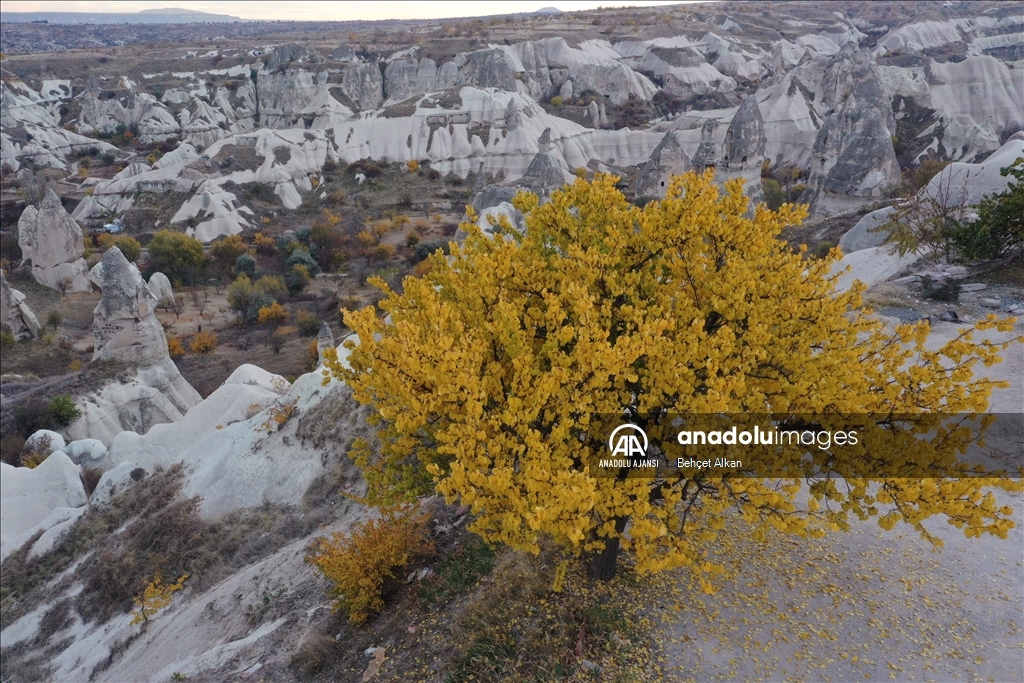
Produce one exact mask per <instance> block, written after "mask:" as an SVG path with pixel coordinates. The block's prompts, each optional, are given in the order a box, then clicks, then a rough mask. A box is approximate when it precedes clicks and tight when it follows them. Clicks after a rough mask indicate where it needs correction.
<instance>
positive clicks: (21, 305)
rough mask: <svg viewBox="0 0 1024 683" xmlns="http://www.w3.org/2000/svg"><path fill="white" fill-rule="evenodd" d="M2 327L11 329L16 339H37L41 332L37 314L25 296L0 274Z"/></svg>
mask: <svg viewBox="0 0 1024 683" xmlns="http://www.w3.org/2000/svg"><path fill="white" fill-rule="evenodd" d="M0 325H7V326H8V327H10V328H11V332H12V333H13V334H14V338H15V339H26V338H29V339H31V338H35V337H38V336H39V332H40V330H41V328H40V326H39V320H37V319H36V315H35V313H33V312H32V309H31V308H29V306H28V304H27V303H25V295H24V294H22V293H21V292H19V291H18V290H16V289H14V288H12V287H11V286H10V284H8V282H7V278H6V277H4V275H3V273H0Z"/></svg>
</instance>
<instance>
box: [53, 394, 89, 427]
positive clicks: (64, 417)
mask: <svg viewBox="0 0 1024 683" xmlns="http://www.w3.org/2000/svg"><path fill="white" fill-rule="evenodd" d="M50 413H52V414H53V419H54V420H55V421H56V423H57V424H58V425H60V426H61V427H67V426H68V425H69V424H71V423H73V422H74V421H75V420H77V419H78V418H79V417H81V415H82V411H80V410H79V409H78V406H76V405H75V402H74V400H72V398H71V397H70V396H68V395H67V394H58V395H57V396H54V397H53V400H52V401H50Z"/></svg>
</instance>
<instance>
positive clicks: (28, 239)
mask: <svg viewBox="0 0 1024 683" xmlns="http://www.w3.org/2000/svg"><path fill="white" fill-rule="evenodd" d="M18 246H20V247H21V253H22V257H23V258H24V259H25V260H31V261H32V277H34V278H35V279H36V281H37V282H39V283H41V284H44V285H46V286H47V287H49V288H51V289H57V290H61V291H63V292H65V293H68V294H73V293H76V292H88V291H89V290H90V289H92V288H91V286H90V285H89V280H88V277H87V275H88V271H89V267H88V266H87V265H86V263H85V259H83V258H82V254H84V253H85V243H84V242H83V240H82V229H81V228H80V227H79V226H78V223H76V222H75V219H74V218H72V217H71V215H70V214H68V212H67V211H65V210H64V205H63V204H61V202H60V197H58V196H57V194H56V193H55V192H54V191H53V190H47V191H46V195H45V196H44V197H43V201H42V202H41V203H40V204H39V209H38V210H36V209H35V208H34V207H32V206H27V207H25V211H24V212H23V213H22V214H21V218H19V219H18Z"/></svg>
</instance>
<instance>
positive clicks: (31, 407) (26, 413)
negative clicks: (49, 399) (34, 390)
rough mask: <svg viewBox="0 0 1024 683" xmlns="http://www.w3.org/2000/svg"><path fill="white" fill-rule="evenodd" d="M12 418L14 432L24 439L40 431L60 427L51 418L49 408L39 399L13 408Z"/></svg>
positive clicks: (33, 399)
mask: <svg viewBox="0 0 1024 683" xmlns="http://www.w3.org/2000/svg"><path fill="white" fill-rule="evenodd" d="M12 416H13V417H14V430H15V432H16V433H17V434H19V435H21V437H22V438H25V439H27V438H28V437H30V436H32V434H34V433H35V432H37V431H39V430H40V429H54V428H57V427H59V426H60V425H58V424H57V421H56V420H55V419H54V418H53V413H52V412H50V406H49V405H48V404H47V403H46V401H44V400H43V399H41V398H32V399H29V400H27V401H25V402H24V403H22V404H20V405H18V406H15V408H14V410H13V411H12Z"/></svg>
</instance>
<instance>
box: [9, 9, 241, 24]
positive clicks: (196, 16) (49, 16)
mask: <svg viewBox="0 0 1024 683" xmlns="http://www.w3.org/2000/svg"><path fill="white" fill-rule="evenodd" d="M43 21H46V22H49V23H51V24H192V23H204V22H218V23H223V22H232V21H249V20H248V19H242V18H241V17H236V16H232V15H230V14H211V13H209V12H201V11H199V10H192V9H184V8H181V7H162V8H155V9H145V10H141V11H139V12H4V22H5V23H25V24H27V23H31V22H43Z"/></svg>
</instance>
